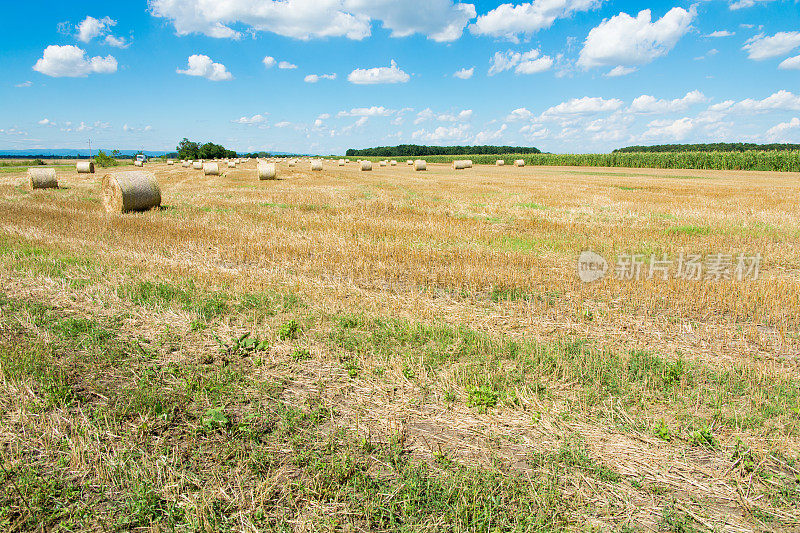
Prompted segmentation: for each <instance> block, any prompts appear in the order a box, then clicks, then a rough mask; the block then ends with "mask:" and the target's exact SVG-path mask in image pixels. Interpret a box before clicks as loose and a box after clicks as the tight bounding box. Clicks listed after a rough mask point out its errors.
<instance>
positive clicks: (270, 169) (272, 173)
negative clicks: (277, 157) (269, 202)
mask: <svg viewBox="0 0 800 533" xmlns="http://www.w3.org/2000/svg"><path fill="white" fill-rule="evenodd" d="M256 170H257V171H258V179H260V180H274V179H275V178H276V177H277V175H278V173H277V171H276V170H275V163H264V162H263V161H262V162H259V163H258V165H256Z"/></svg>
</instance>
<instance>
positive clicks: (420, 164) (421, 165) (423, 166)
mask: <svg viewBox="0 0 800 533" xmlns="http://www.w3.org/2000/svg"><path fill="white" fill-rule="evenodd" d="M414 170H417V171H419V170H428V164H427V163H426V162H425V161H424V160H423V159H417V160H416V161H414Z"/></svg>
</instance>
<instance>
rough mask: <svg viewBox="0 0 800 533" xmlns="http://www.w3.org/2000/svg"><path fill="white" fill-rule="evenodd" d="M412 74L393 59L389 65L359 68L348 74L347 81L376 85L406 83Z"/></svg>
mask: <svg viewBox="0 0 800 533" xmlns="http://www.w3.org/2000/svg"><path fill="white" fill-rule="evenodd" d="M410 79H411V76H409V75H408V74H406V73H405V72H403V71H402V70H400V69H399V68H398V67H397V63H395V61H394V60H392V62H391V64H390V65H389V66H388V67H376V68H369V69H361V68H357V69H355V70H354V71H353V72H351V73H350V75H349V76H347V81H349V82H350V83H355V84H357V85H374V84H378V83H406V82H407V81H408V80H410Z"/></svg>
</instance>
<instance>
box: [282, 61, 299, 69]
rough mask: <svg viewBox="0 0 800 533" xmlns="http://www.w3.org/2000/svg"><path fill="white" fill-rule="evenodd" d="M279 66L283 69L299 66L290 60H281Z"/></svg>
mask: <svg viewBox="0 0 800 533" xmlns="http://www.w3.org/2000/svg"><path fill="white" fill-rule="evenodd" d="M278 68H279V69H281V70H294V69H296V68H297V65H295V64H294V63H289V62H288V61H281V62H280V63H278Z"/></svg>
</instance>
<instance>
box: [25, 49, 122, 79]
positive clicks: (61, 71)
mask: <svg viewBox="0 0 800 533" xmlns="http://www.w3.org/2000/svg"><path fill="white" fill-rule="evenodd" d="M33 70H35V71H37V72H41V73H42V74H44V75H46V76H52V77H54V78H62V77H69V78H80V77H85V76H88V75H89V74H111V73H113V72H116V71H117V60H116V58H115V57H114V56H110V55H109V56H106V57H100V56H96V57H92V58H87V57H86V52H85V51H83V50H81V49H80V48H78V47H77V46H72V45H65V46H58V45H54V44H53V45H50V46H48V47H47V48H45V49H44V53H43V54H42V57H41V58H40V59H39V60H38V61H37V62H36V64H35V65H34V66H33Z"/></svg>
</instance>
